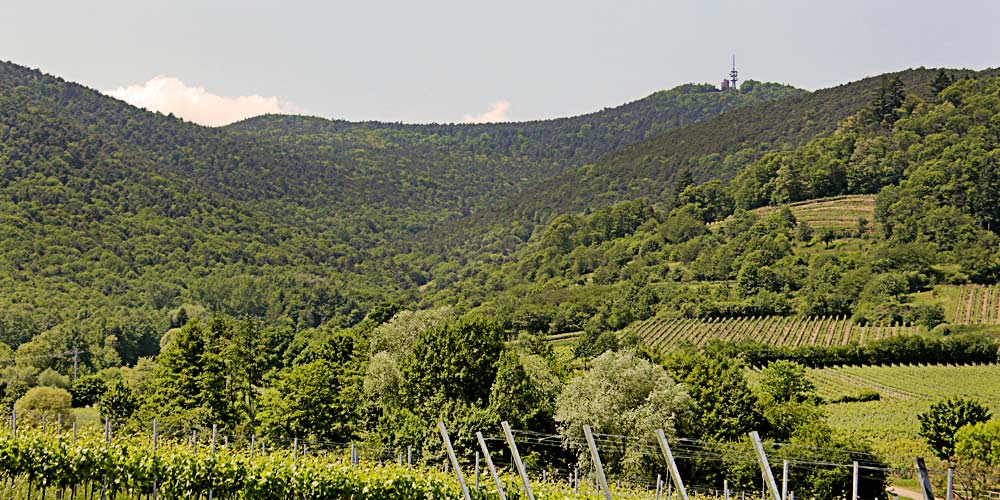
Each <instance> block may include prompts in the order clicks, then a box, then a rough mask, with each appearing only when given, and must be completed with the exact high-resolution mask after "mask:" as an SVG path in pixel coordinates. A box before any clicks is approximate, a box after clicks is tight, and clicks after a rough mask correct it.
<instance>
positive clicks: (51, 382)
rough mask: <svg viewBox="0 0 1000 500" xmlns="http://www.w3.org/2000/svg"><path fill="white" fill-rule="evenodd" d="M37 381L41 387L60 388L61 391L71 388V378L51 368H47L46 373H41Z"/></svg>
mask: <svg viewBox="0 0 1000 500" xmlns="http://www.w3.org/2000/svg"><path fill="white" fill-rule="evenodd" d="M37 379H38V385H40V386H45V387H58V388H60V389H69V388H70V382H69V377H67V376H66V375H63V374H61V373H59V372H57V371H55V370H53V369H51V368H46V369H45V370H44V371H42V372H41V373H39V374H38V377H37Z"/></svg>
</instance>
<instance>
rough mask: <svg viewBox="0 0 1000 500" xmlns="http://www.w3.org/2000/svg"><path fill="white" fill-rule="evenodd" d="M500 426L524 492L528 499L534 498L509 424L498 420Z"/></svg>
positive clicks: (532, 499) (533, 499)
mask: <svg viewBox="0 0 1000 500" xmlns="http://www.w3.org/2000/svg"><path fill="white" fill-rule="evenodd" d="M500 427H503V434H504V437H506V438H507V446H509V447H510V454H511V457H512V458H513V459H514V464H515V465H516V466H517V472H518V474H520V475H521V484H523V485H524V492H525V494H526V495H527V496H528V500H535V492H534V491H532V489H531V481H528V471H527V470H525V468H524V462H522V461H521V454H520V453H518V452H517V443H515V442H514V434H513V433H512V432H511V431H510V424H509V423H507V421H506V420H505V421H503V422H500Z"/></svg>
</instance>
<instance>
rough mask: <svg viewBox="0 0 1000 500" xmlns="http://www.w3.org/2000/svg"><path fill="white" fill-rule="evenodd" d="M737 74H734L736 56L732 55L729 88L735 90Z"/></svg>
mask: <svg viewBox="0 0 1000 500" xmlns="http://www.w3.org/2000/svg"><path fill="white" fill-rule="evenodd" d="M737 75H738V73H737V72H736V54H733V69H732V70H730V71H729V82H730V83H729V88H731V89H733V90H736V88H737V87H736V80H737V78H736V77H737Z"/></svg>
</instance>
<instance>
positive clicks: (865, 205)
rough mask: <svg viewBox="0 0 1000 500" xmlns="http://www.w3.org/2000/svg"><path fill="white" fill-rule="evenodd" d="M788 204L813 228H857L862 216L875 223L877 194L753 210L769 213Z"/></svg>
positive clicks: (800, 218)
mask: <svg viewBox="0 0 1000 500" xmlns="http://www.w3.org/2000/svg"><path fill="white" fill-rule="evenodd" d="M782 206H787V207H788V208H790V209H791V210H792V213H793V214H795V218H796V219H798V220H800V221H804V222H806V223H807V224H809V225H810V226H812V227H813V229H855V228H857V227H858V220H860V219H861V218H862V217H863V218H865V219H867V220H868V222H870V223H873V224H874V220H875V196H873V195H856V196H837V197H834V198H824V199H819V200H809V201H801V202H798V203H791V204H788V205H781V206H769V207H761V208H757V209H754V210H753V213H755V214H758V215H767V214H770V213H773V212H776V211H778V209H780V208H781V207H782Z"/></svg>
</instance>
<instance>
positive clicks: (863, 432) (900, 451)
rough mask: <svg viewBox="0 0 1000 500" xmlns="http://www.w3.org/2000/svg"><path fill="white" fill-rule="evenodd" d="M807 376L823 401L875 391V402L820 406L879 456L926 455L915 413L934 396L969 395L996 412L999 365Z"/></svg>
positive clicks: (864, 369) (840, 370)
mask: <svg viewBox="0 0 1000 500" xmlns="http://www.w3.org/2000/svg"><path fill="white" fill-rule="evenodd" d="M808 374H809V378H810V379H811V380H812V381H813V382H814V383H815V384H816V388H817V391H818V392H819V394H820V395H821V396H823V397H824V398H825V399H827V400H830V399H834V398H837V397H840V396H844V395H855V394H858V393H859V392H861V391H862V390H873V391H876V392H878V393H879V394H880V395H881V399H880V400H879V401H866V402H852V403H837V404H829V405H826V406H825V407H824V408H825V410H826V413H827V418H828V422H829V423H830V425H831V426H832V427H834V428H836V429H839V430H842V431H844V432H847V433H848V434H850V435H853V436H857V437H858V438H859V439H864V440H867V441H869V442H871V443H872V445H874V446H875V447H876V449H877V450H878V451H880V452H882V453H883V454H886V455H889V456H901V457H910V458H907V460H911V459H912V457H913V456H917V455H921V454H925V455H926V454H928V453H929V452H928V450H927V449H926V447H925V445H924V444H923V442H922V441H921V439H920V438H919V436H918V435H917V429H918V426H919V424H918V422H917V415H918V414H920V413H922V412H924V411H927V409H928V408H930V406H931V404H933V403H934V402H936V401H938V400H941V399H944V398H947V397H954V396H966V397H973V398H976V399H978V400H980V401H982V402H983V403H986V404H987V405H988V406H989V407H990V408H991V409H992V410H993V413H994V414H1000V365H967V366H951V365H933V366H843V367H835V368H822V369H810V370H809V371H808ZM873 422H878V425H872V423H873Z"/></svg>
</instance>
